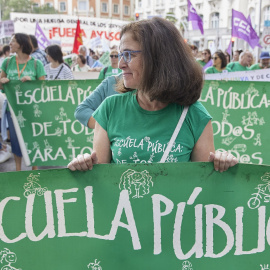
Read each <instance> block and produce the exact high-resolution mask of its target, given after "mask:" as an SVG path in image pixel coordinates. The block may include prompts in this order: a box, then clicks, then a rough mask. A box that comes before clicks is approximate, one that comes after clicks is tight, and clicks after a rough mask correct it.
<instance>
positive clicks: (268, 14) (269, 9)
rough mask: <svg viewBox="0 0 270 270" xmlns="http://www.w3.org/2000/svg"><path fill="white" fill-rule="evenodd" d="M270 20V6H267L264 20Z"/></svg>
mask: <svg viewBox="0 0 270 270" xmlns="http://www.w3.org/2000/svg"><path fill="white" fill-rule="evenodd" d="M269 20H270V6H267V7H265V9H264V21H269Z"/></svg>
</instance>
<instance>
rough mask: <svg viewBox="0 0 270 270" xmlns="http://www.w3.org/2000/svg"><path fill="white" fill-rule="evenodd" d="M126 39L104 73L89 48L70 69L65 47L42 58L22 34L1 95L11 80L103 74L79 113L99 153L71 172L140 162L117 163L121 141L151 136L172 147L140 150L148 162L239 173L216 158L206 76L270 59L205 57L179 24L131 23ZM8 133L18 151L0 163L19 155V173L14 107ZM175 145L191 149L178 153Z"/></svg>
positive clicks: (5, 149) (11, 51)
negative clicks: (204, 97) (208, 165)
mask: <svg viewBox="0 0 270 270" xmlns="http://www.w3.org/2000/svg"><path fill="white" fill-rule="evenodd" d="M144 33H148V34H147V35H146V34H144ZM120 38H121V39H120V48H119V51H118V50H117V49H115V48H113V49H112V50H111V52H110V54H109V57H110V64H109V65H107V66H104V65H103V64H102V63H101V62H100V61H99V57H98V56H97V55H96V54H95V52H94V51H92V50H88V49H87V48H86V46H84V45H82V46H80V48H79V54H78V55H77V56H76V63H74V64H73V65H72V66H69V65H68V64H66V63H65V61H64V59H63V52H62V50H61V47H60V46H59V45H55V44H54V45H49V46H48V47H47V48H46V49H45V51H42V50H40V49H39V48H38V43H37V40H36V38H35V36H32V35H26V34H22V33H17V34H14V35H13V37H12V39H11V42H10V44H9V45H5V46H3V47H2V51H1V53H0V61H1V62H2V64H1V77H0V84H1V89H3V85H4V84H5V83H8V82H9V81H10V80H21V81H22V82H25V81H29V80H73V79H74V76H73V72H91V71H95V72H97V71H98V72H99V79H103V81H102V83H101V84H100V85H99V86H98V87H97V89H96V90H95V91H94V92H93V93H92V94H91V95H90V96H89V97H87V98H86V99H85V100H84V101H83V102H82V103H81V104H80V105H79V106H78V107H77V109H76V111H75V117H76V118H77V119H78V120H79V121H80V122H81V123H82V124H84V125H85V126H88V127H89V128H92V129H94V143H93V148H94V152H93V153H92V154H84V155H79V156H78V157H76V158H75V159H74V160H73V161H72V162H70V163H69V165H68V168H70V169H71V170H88V169H92V167H93V165H94V164H96V163H119V162H121V163H122V162H128V163H129V162H132V160H129V158H130V156H132V155H131V154H132V151H133V150H134V149H126V151H122V153H121V154H122V155H121V160H120V158H119V157H118V156H117V153H118V151H119V149H118V148H119V147H118V142H119V141H121V140H122V139H124V138H126V137H129V136H130V137H132V138H134V139H136V140H138V141H140V140H142V139H143V138H144V137H145V136H147V137H149V138H150V139H151V140H153V141H157V140H158V141H160V142H161V143H162V144H163V145H164V146H167V147H165V148H164V149H165V152H166V154H165V152H164V153H163V152H162V153H159V154H156V153H155V154H154V153H148V152H147V151H144V150H143V149H141V151H140V152H138V149H137V150H136V151H137V152H136V153H137V155H138V158H139V159H140V160H142V161H143V162H149V161H151V162H168V161H169V160H174V161H175V162H183V161H186V162H187V161H212V162H214V168H215V169H216V170H219V171H221V172H222V171H225V170H227V169H228V168H229V167H231V166H234V165H235V164H236V163H237V160H236V158H235V157H234V156H233V155H231V154H230V153H228V152H223V153H221V152H215V149H214V139H213V130H212V125H211V119H212V117H211V116H210V115H209V113H208V112H207V110H206V109H205V108H204V107H203V105H202V104H201V103H200V102H199V101H198V99H199V97H200V94H201V90H202V86H203V74H204V73H206V74H209V73H221V72H232V71H244V70H254V69H262V68H270V66H269V64H270V56H269V53H268V52H262V53H261V56H260V62H259V63H253V56H252V53H251V52H249V51H244V52H243V51H235V52H234V54H233V58H232V60H231V61H230V55H229V54H228V53H224V52H222V51H221V50H217V51H216V52H215V53H214V54H213V55H211V51H210V50H209V49H204V50H203V51H202V52H198V49H197V47H196V46H194V45H190V46H188V44H186V43H185V41H184V39H183V38H182V36H181V35H180V33H179V31H178V30H177V29H176V28H175V26H174V25H173V24H171V23H170V22H168V21H166V20H164V19H161V18H153V19H151V20H142V21H139V22H132V23H130V24H127V25H125V26H124V27H123V28H122V30H121V33H120ZM176 59H180V60H181V61H176ZM1 95H2V97H3V94H1ZM121 115H125V116H126V117H125V118H123V117H121ZM180 120H181V123H182V125H181V126H180V127H179V123H180ZM1 127H2V130H1V134H2V141H7V140H10V143H11V148H10V146H9V144H6V143H2V144H0V163H1V162H4V161H6V160H7V159H9V158H10V156H11V153H10V151H12V153H13V154H14V158H15V163H16V170H17V171H19V170H21V158H22V154H21V151H20V146H19V143H18V139H17V136H16V131H15V129H14V125H13V121H12V118H11V116H10V112H9V108H8V106H7V102H6V100H5V102H4V105H3V106H2V119H1ZM175 127H177V129H175ZM7 129H8V130H9V133H7V132H6V130H7ZM175 132H177V133H176V135H175V137H174V139H175V140H174V141H173V142H172V143H171V137H172V134H174V133H175ZM172 145H174V147H176V146H177V145H181V147H183V149H182V148H181V151H174V154H172V153H171V152H170V150H171V148H170V147H172ZM123 150H124V149H123ZM168 153H170V155H171V156H170V159H168ZM172 156H173V157H172ZM119 160H120V161H119ZM32 169H36V167H33V168H32Z"/></svg>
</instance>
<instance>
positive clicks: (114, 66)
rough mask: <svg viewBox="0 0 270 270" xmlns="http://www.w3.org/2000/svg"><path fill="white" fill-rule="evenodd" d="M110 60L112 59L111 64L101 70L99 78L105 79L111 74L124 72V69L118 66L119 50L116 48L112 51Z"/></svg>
mask: <svg viewBox="0 0 270 270" xmlns="http://www.w3.org/2000/svg"><path fill="white" fill-rule="evenodd" d="M110 60H111V65H110V66H108V67H105V68H103V69H102V70H101V71H100V73H99V76H98V78H99V79H105V78H107V77H109V76H112V75H117V74H119V73H121V72H122V70H121V69H120V68H118V51H116V50H112V51H111V53H110Z"/></svg>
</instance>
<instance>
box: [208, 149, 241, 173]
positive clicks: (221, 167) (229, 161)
mask: <svg viewBox="0 0 270 270" xmlns="http://www.w3.org/2000/svg"><path fill="white" fill-rule="evenodd" d="M209 161H210V162H213V163H214V168H215V170H216V171H220V172H225V171H227V170H228V168H229V167H233V166H234V165H236V164H237V163H238V161H237V159H236V157H234V156H233V155H232V154H229V153H228V152H227V151H225V152H220V151H216V152H215V153H212V152H210V155H209Z"/></svg>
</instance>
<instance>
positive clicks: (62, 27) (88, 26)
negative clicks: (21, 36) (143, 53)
mask: <svg viewBox="0 0 270 270" xmlns="http://www.w3.org/2000/svg"><path fill="white" fill-rule="evenodd" d="M10 18H11V20H13V21H14V27H15V31H16V32H17V33H18V32H20V33H29V34H34V33H35V27H36V23H37V22H38V24H39V26H40V27H41V29H42V30H43V32H44V34H45V35H46V37H48V38H49V40H53V43H54V42H55V41H59V42H60V43H61V44H60V45H61V47H62V49H63V51H72V49H73V43H74V38H75V33H76V26H77V20H78V17H77V16H68V15H61V14H31V13H14V12H11V13H10ZM127 23H128V21H121V20H115V19H104V18H95V17H81V18H80V27H81V34H82V40H83V44H88V43H89V41H90V40H91V39H94V38H96V37H100V38H101V39H103V38H105V40H106V41H107V43H108V45H109V46H110V47H112V46H113V45H117V46H118V45H119V43H120V28H121V27H122V26H123V25H125V24H127Z"/></svg>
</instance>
